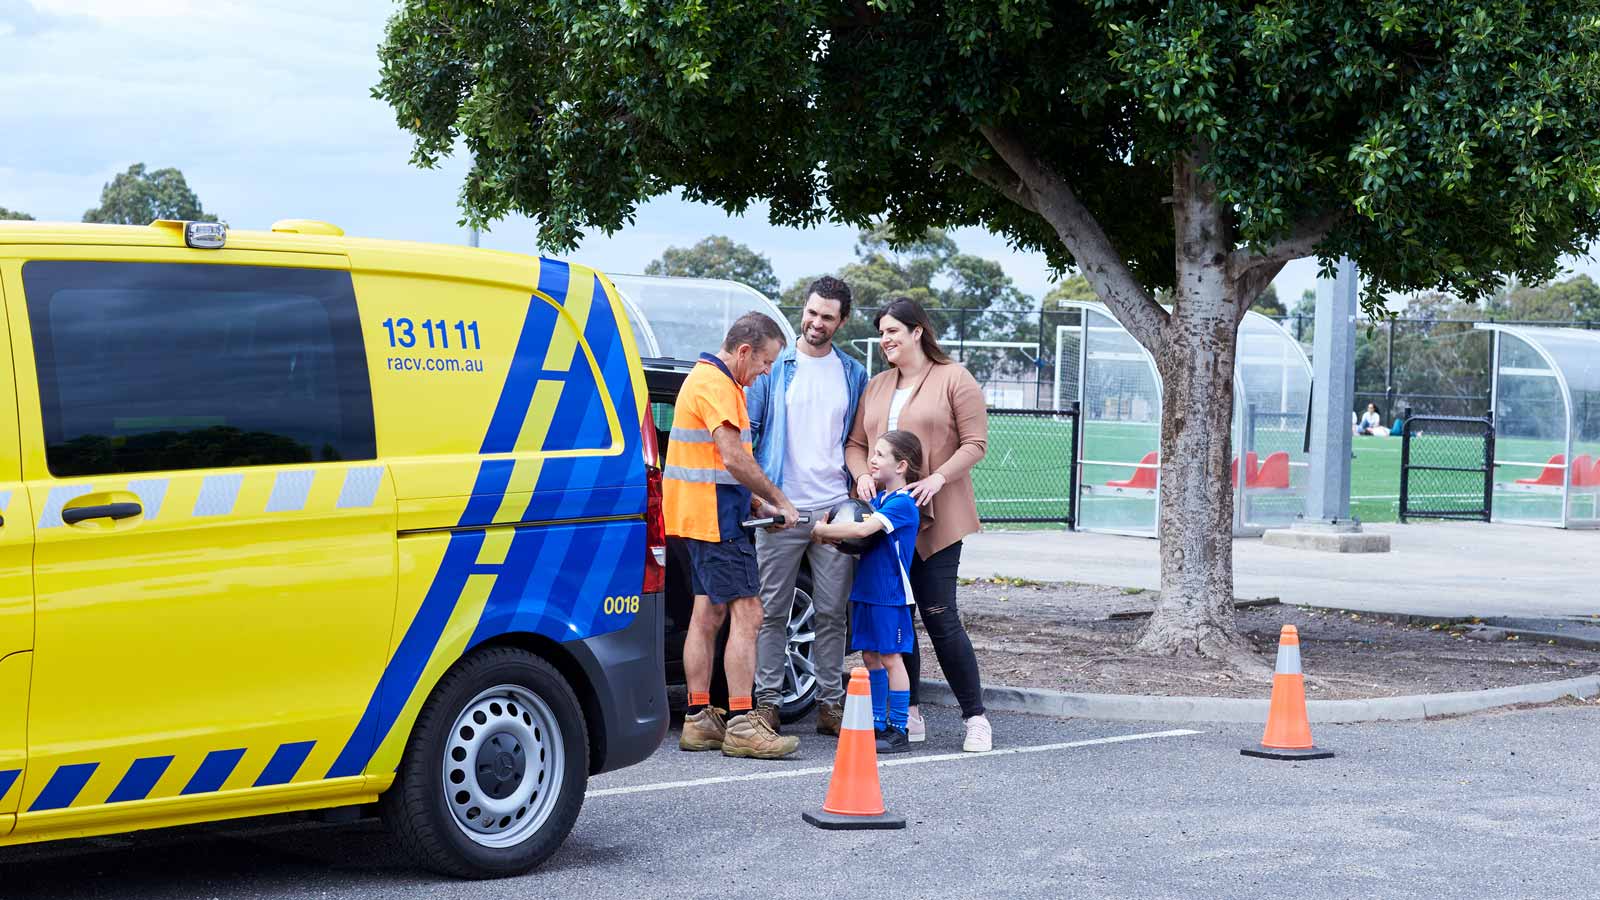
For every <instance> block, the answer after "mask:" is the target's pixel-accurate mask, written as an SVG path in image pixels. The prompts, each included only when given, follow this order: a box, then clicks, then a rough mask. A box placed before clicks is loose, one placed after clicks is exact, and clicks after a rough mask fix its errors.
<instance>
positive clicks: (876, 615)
mask: <svg viewBox="0 0 1600 900" xmlns="http://www.w3.org/2000/svg"><path fill="white" fill-rule="evenodd" d="M921 469H922V442H921V441H919V440H917V436H916V435H914V434H912V433H911V432H909V431H890V432H886V433H885V434H884V435H883V436H882V437H880V438H878V440H877V443H875V444H873V446H872V456H871V457H870V458H868V460H867V470H868V472H870V473H871V475H872V480H873V481H874V482H875V483H876V484H877V485H878V487H879V491H878V494H877V496H875V497H873V498H872V504H871V505H872V509H873V513H872V515H871V516H868V517H867V518H866V519H864V520H862V521H860V522H824V523H822V524H819V525H815V526H813V527H812V529H811V537H812V539H813V540H817V541H825V542H828V543H837V542H839V541H844V540H859V539H862V538H867V537H870V536H872V535H875V534H877V533H879V532H883V533H884V534H883V537H882V538H881V539H880V540H878V541H876V542H875V543H873V544H872V546H871V547H869V548H868V549H867V551H866V552H865V553H862V554H861V563H860V564H859V565H858V566H857V567H856V580H855V584H854V585H853V586H852V587H851V589H850V649H851V650H859V651H861V659H862V661H863V662H865V663H866V666H867V674H868V676H869V677H870V678H871V681H872V724H873V727H874V729H875V730H876V731H877V739H878V752H879V753H905V752H906V751H908V750H910V749H911V738H910V736H909V735H908V734H907V733H906V719H907V716H908V714H909V711H910V708H911V677H910V675H909V674H907V672H906V665H905V660H903V659H902V658H901V654H904V653H910V652H912V650H914V649H915V648H916V643H915V642H916V636H915V633H914V632H912V630H911V606H912V604H913V603H914V602H915V601H914V600H913V598H912V595H911V577H910V575H909V574H907V573H908V571H909V569H910V567H911V555H912V554H913V553H915V552H916V547H917V528H918V526H919V525H920V524H921V521H922V515H921V513H919V512H918V511H917V501H916V500H915V499H913V498H912V496H911V494H910V493H909V492H907V491H906V489H905V488H906V485H907V484H908V483H910V482H914V481H917V480H919V479H921V478H922V471H921Z"/></svg>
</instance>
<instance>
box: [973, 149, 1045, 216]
mask: <svg viewBox="0 0 1600 900" xmlns="http://www.w3.org/2000/svg"><path fill="white" fill-rule="evenodd" d="M967 174H968V175H971V176H972V177H973V178H976V179H978V180H979V181H981V182H983V183H984V184H987V185H988V186H989V187H992V188H994V189H995V191H997V192H998V193H999V194H1000V195H1001V196H1003V197H1005V198H1006V199H1007V200H1010V201H1011V202H1012V203H1015V204H1016V205H1018V206H1020V207H1022V208H1023V209H1025V210H1027V211H1028V212H1031V213H1034V214H1035V215H1037V214H1038V212H1039V208H1038V207H1037V206H1034V204H1033V195H1032V194H1030V193H1028V189H1027V187H1026V186H1025V185H1024V184H1023V183H1022V182H1021V180H1019V179H1018V177H1017V174H1016V173H1015V172H1013V171H1011V170H1010V169H1008V168H1006V167H1005V166H997V165H995V164H994V163H989V162H980V163H975V164H974V165H971V166H968V167H967Z"/></svg>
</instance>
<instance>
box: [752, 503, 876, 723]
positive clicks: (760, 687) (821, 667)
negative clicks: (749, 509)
mask: <svg viewBox="0 0 1600 900" xmlns="http://www.w3.org/2000/svg"><path fill="white" fill-rule="evenodd" d="M801 512H810V513H811V521H813V522H815V521H818V520H819V519H820V518H821V517H822V516H823V515H826V514H827V512H828V510H825V509H819V510H801ZM756 559H757V562H758V563H759V564H760V567H761V612H762V617H761V636H760V637H759V638H757V639H756V697H755V699H756V703H758V704H770V705H772V706H782V705H783V690H784V678H785V676H786V675H788V676H789V677H792V678H793V677H799V678H803V677H805V676H806V675H808V674H815V675H816V678H817V699H818V700H821V701H822V702H824V703H831V704H834V705H836V706H842V705H843V704H844V650H845V647H844V642H845V633H846V632H847V630H848V629H849V625H850V583H851V581H852V580H854V578H855V570H856V560H855V557H853V556H848V555H846V554H843V553H840V552H839V551H838V550H835V549H834V548H833V547H830V546H828V545H827V544H813V543H812V542H811V526H810V525H796V526H795V527H793V528H790V529H788V530H787V531H777V532H770V533H769V532H766V531H757V532H756ZM801 559H809V560H810V561H811V602H812V616H811V626H812V629H813V630H814V632H815V634H816V639H815V641H814V642H813V643H812V645H811V663H812V666H813V668H814V669H815V671H814V673H808V672H806V671H804V669H803V666H802V667H800V668H798V669H797V670H796V671H794V672H792V673H791V672H790V671H789V653H788V644H789V613H790V610H791V609H792V607H793V606H794V582H795V577H796V576H797V575H799V574H800V560H801Z"/></svg>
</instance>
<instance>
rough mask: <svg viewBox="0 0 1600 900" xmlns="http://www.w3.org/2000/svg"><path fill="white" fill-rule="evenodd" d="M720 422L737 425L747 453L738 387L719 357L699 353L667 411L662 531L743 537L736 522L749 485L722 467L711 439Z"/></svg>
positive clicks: (746, 416) (745, 510)
mask: <svg viewBox="0 0 1600 900" xmlns="http://www.w3.org/2000/svg"><path fill="white" fill-rule="evenodd" d="M723 425H727V426H729V427H731V428H737V429H739V441H740V443H741V444H743V445H744V449H745V451H746V452H749V451H750V449H751V444H750V412H749V410H747V409H746V408H745V405H744V388H743V387H740V386H739V382H737V381H735V380H734V379H733V373H732V372H729V371H728V367H727V366H725V365H723V364H722V360H720V359H718V358H717V357H715V356H713V355H711V354H709V353H702V354H700V361H699V363H697V364H696V365H695V367H694V368H693V369H691V370H690V371H689V375H688V377H686V378H684V379H683V387H682V388H681V389H679V391H678V403H677V405H676V406H675V407H674V408H673V413H672V432H671V436H670V438H669V439H668V443H667V466H666V468H665V469H663V470H662V473H661V475H662V478H661V490H662V505H663V507H664V509H663V514H664V516H665V518H666V524H667V534H669V535H672V536H674V537H685V538H694V539H695V540H697V541H713V542H717V541H730V540H733V539H735V538H743V537H744V529H743V527H742V526H740V524H739V523H740V522H743V521H744V520H745V519H746V518H748V517H749V514H750V489H749V488H747V487H745V486H744V485H742V484H740V483H739V482H738V480H737V479H735V478H734V477H733V475H732V474H730V473H729V472H728V469H727V467H726V466H724V465H723V462H722V452H721V451H720V450H718V449H717V445H716V443H715V442H714V441H713V440H712V437H711V435H712V433H713V432H715V431H716V430H717V429H718V428H719V427H721V426H723Z"/></svg>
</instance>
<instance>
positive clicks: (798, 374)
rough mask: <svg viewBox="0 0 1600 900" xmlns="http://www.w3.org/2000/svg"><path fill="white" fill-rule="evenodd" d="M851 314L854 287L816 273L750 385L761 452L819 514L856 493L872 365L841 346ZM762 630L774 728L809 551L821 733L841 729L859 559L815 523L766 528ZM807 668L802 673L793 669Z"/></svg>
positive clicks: (782, 485) (802, 503) (781, 481)
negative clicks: (848, 450) (851, 455)
mask: <svg viewBox="0 0 1600 900" xmlns="http://www.w3.org/2000/svg"><path fill="white" fill-rule="evenodd" d="M849 316H850V287H849V285H847V284H845V283H844V282H843V281H840V280H839V279H837V278H828V277H824V278H818V279H817V280H816V281H813V282H812V283H811V286H810V287H809V288H807V289H806V305H805V311H804V312H803V313H801V318H800V339H799V340H798V341H796V342H795V346H794V347H791V348H789V349H786V350H785V351H784V352H783V355H781V356H779V357H778V361H777V362H776V363H774V364H773V366H772V372H771V373H770V374H767V375H763V376H761V377H760V378H758V379H757V380H756V382H755V383H754V384H752V385H751V386H750V388H749V390H748V391H747V392H746V398H745V402H746V406H748V407H749V410H750V430H751V433H752V437H753V439H754V444H755V457H756V461H757V462H759V463H760V464H761V468H762V470H763V471H765V472H766V475H767V478H768V479H769V480H771V481H772V483H773V484H774V485H777V486H778V487H779V489H780V490H782V491H783V492H784V495H785V496H787V497H788V498H789V499H790V501H791V502H792V503H793V504H794V505H795V507H796V508H798V509H799V510H800V512H801V514H802V515H810V517H811V521H812V522H813V523H815V522H818V521H820V520H821V519H822V517H823V516H825V515H826V514H827V513H828V511H829V510H831V509H833V507H834V505H835V504H837V503H838V502H839V501H841V500H843V499H845V498H846V497H848V496H849V494H850V476H849V474H848V472H847V471H846V470H845V465H844V442H845V438H847V437H848V436H849V434H850V426H851V424H852V423H853V422H854V421H855V416H856V406H857V404H859V403H860V401H861V392H862V391H863V390H865V389H866V386H867V370H866V369H865V368H864V367H863V366H862V365H861V363H859V362H856V361H855V360H854V359H852V358H851V357H849V356H847V355H845V354H844V353H841V352H840V351H839V349H838V348H837V347H835V346H833V335H834V333H835V332H836V331H838V330H839V326H840V325H843V324H844V322H845V320H846V319H847V318H849ZM756 556H757V559H758V561H759V564H760V573H761V609H762V622H761V636H760V637H759V638H758V639H757V642H756V685H755V687H756V712H757V714H758V715H762V716H764V717H765V718H766V719H767V720H768V724H770V725H771V726H772V727H773V728H774V729H776V728H777V727H778V709H779V707H781V706H782V705H783V692H784V687H785V680H786V679H785V675H786V673H787V671H788V648H787V645H788V623H789V614H790V610H791V607H792V606H793V604H794V582H795V576H797V575H798V574H799V572H800V561H801V559H809V560H810V561H811V599H812V609H813V610H814V613H813V619H812V621H813V627H814V629H815V632H816V640H815V642H814V643H813V644H812V652H811V661H812V664H813V665H814V667H815V669H816V671H815V675H816V679H817V699H818V701H819V706H818V710H817V733H818V734H831V735H837V734H838V733H839V724H840V721H841V719H842V718H843V715H844V684H843V673H844V649H845V648H844V643H845V632H846V630H847V627H848V621H849V611H850V581H851V577H852V575H853V574H854V566H855V560H854V559H853V558H851V557H849V556H846V555H845V554H843V553H840V552H839V551H838V550H836V549H834V548H833V547H832V546H830V545H827V544H814V543H812V542H811V526H810V525H801V526H798V527H795V528H790V529H787V530H785V531H772V532H768V531H758V532H757V533H756ZM805 674H806V673H803V672H796V673H794V677H804V676H805Z"/></svg>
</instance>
